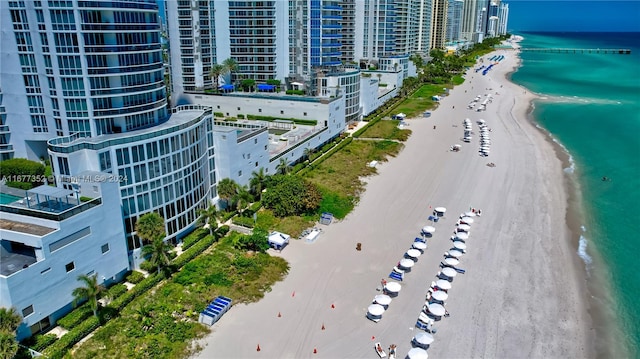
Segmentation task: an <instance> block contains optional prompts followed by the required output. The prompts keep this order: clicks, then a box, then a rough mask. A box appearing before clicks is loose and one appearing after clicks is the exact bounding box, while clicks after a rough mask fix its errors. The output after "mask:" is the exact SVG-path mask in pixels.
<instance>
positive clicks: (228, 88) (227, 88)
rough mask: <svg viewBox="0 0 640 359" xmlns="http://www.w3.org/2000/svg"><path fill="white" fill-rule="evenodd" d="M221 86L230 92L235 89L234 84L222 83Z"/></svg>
mask: <svg viewBox="0 0 640 359" xmlns="http://www.w3.org/2000/svg"><path fill="white" fill-rule="evenodd" d="M219 88H220V89H221V90H222V91H224V92H230V91H233V90H234V89H235V86H233V85H222V86H220V87H219Z"/></svg>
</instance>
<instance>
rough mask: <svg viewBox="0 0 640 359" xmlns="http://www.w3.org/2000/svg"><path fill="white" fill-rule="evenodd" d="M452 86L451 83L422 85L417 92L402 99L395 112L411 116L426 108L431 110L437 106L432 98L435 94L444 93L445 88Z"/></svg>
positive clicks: (417, 114)
mask: <svg viewBox="0 0 640 359" xmlns="http://www.w3.org/2000/svg"><path fill="white" fill-rule="evenodd" d="M445 87H446V88H451V86H450V85H441V84H439V85H433V84H427V85H422V87H420V88H419V89H418V90H417V91H416V92H414V93H413V95H411V96H410V97H409V98H407V99H405V100H404V101H402V102H401V103H400V104H399V105H398V107H396V108H395V111H394V113H400V112H402V113H405V114H407V116H409V117H415V116H419V115H421V114H422V113H423V112H424V111H425V110H430V109H433V108H435V107H436V102H435V101H433V100H432V99H431V97H432V96H434V95H442V94H443V93H444V90H443V89H444V88H445Z"/></svg>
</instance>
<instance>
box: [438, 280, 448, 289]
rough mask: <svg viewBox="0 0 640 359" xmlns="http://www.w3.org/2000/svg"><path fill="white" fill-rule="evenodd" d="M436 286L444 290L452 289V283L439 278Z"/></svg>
mask: <svg viewBox="0 0 640 359" xmlns="http://www.w3.org/2000/svg"><path fill="white" fill-rule="evenodd" d="M436 287H438V288H440V289H444V290H449V289H451V283H449V282H447V281H446V280H443V279H438V281H436Z"/></svg>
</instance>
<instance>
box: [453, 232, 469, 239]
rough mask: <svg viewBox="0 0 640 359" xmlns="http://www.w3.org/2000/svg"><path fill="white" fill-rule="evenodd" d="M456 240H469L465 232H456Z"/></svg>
mask: <svg viewBox="0 0 640 359" xmlns="http://www.w3.org/2000/svg"><path fill="white" fill-rule="evenodd" d="M456 239H460V240H463V241H466V240H467V239H469V233H467V232H458V233H456Z"/></svg>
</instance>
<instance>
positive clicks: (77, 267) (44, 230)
mask: <svg viewBox="0 0 640 359" xmlns="http://www.w3.org/2000/svg"><path fill="white" fill-rule="evenodd" d="M82 177H83V178H88V179H90V180H89V181H80V183H79V187H78V192H73V191H68V190H62V189H60V188H56V187H50V186H42V187H40V188H35V189H33V190H30V191H28V192H27V193H26V196H25V199H24V200H20V201H18V202H14V203H11V204H6V205H0V210H1V212H0V213H1V218H0V236H1V240H0V243H1V246H0V251H1V252H2V263H0V307H6V308H10V307H15V308H16V309H17V310H18V313H20V314H21V315H22V317H23V323H22V325H21V326H20V327H19V328H18V332H17V337H18V340H20V339H23V338H26V337H29V336H30V335H31V334H33V333H37V332H40V331H42V330H46V329H48V328H50V327H51V326H52V325H53V324H54V323H55V321H56V320H58V319H59V318H61V317H62V316H64V315H65V314H66V313H67V312H69V311H70V310H71V309H72V302H73V295H72V291H73V290H74V289H75V288H78V287H80V286H81V285H82V283H81V282H78V280H77V278H78V276H79V275H82V274H84V275H89V276H91V275H97V280H98V283H101V284H103V285H108V284H109V283H114V282H117V281H120V280H121V279H122V277H123V275H124V274H125V273H126V272H127V270H128V269H129V263H128V261H127V245H126V241H125V239H124V238H125V237H124V227H123V224H122V218H121V217H120V216H119V215H114V214H117V213H118V212H119V211H120V201H119V200H118V197H119V193H118V192H119V191H118V183H117V179H115V178H114V177H108V176H107V174H104V173H98V174H95V173H94V174H90V175H88V174H85V175H83V176H82ZM94 180H98V182H95V181H94ZM81 193H82V194H83V195H85V196H88V195H90V196H92V197H93V199H91V200H90V201H88V202H80V201H78V196H79V194H81Z"/></svg>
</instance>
